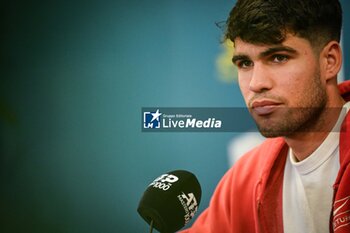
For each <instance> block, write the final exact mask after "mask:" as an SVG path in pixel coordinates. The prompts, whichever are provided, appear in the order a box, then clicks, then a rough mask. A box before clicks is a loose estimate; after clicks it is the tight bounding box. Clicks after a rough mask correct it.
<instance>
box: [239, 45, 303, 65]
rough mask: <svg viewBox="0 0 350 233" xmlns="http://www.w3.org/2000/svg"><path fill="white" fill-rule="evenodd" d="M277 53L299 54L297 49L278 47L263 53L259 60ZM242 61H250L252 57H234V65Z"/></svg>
mask: <svg viewBox="0 0 350 233" xmlns="http://www.w3.org/2000/svg"><path fill="white" fill-rule="evenodd" d="M277 52H288V53H291V54H297V53H298V52H297V51H296V50H295V49H293V48H291V47H288V46H277V47H271V48H268V49H267V50H265V51H263V52H261V53H260V54H259V58H263V57H268V56H270V55H271V54H274V53H277ZM240 60H250V57H249V56H248V55H245V54H237V55H234V56H233V57H232V62H233V63H236V62H237V61H240Z"/></svg>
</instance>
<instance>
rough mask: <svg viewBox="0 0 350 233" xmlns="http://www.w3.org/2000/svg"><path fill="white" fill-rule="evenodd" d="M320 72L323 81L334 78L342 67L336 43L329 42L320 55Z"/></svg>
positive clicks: (340, 54) (339, 50)
mask: <svg viewBox="0 0 350 233" xmlns="http://www.w3.org/2000/svg"><path fill="white" fill-rule="evenodd" d="M320 62H321V63H320V64H321V70H322V71H321V72H322V73H323V74H324V78H325V81H326V82H328V81H329V80H331V79H333V78H336V77H337V74H338V73H339V71H340V68H341V65H342V51H341V47H340V45H339V43H338V42H337V41H330V42H329V43H328V44H327V45H326V46H325V47H324V48H323V50H322V51H321V53H320Z"/></svg>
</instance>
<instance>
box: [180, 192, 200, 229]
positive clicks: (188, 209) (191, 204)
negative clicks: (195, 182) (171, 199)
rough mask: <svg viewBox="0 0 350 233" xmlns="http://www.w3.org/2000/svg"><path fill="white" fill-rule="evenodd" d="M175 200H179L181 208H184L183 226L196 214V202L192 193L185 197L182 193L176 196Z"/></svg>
mask: <svg viewBox="0 0 350 233" xmlns="http://www.w3.org/2000/svg"><path fill="white" fill-rule="evenodd" d="M177 198H178V199H179V201H180V203H181V205H182V207H183V208H184V211H185V215H184V219H185V224H187V223H188V222H189V221H190V220H191V219H192V218H193V216H194V215H195V214H196V212H197V210H198V202H197V200H196V197H195V196H194V194H193V193H188V194H187V195H186V194H185V193H182V194H180V195H178V196H177Z"/></svg>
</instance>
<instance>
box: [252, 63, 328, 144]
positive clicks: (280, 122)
mask: <svg viewBox="0 0 350 233" xmlns="http://www.w3.org/2000/svg"><path fill="white" fill-rule="evenodd" d="M307 90H308V91H309V95H304V96H303V98H301V102H300V103H301V105H302V106H306V107H300V108H283V109H279V110H278V111H279V113H281V114H279V115H280V116H278V118H277V120H276V117H273V116H271V117H269V116H266V117H264V118H263V119H259V120H258V119H257V118H255V119H254V120H255V122H256V124H257V127H258V129H259V131H260V133H261V134H262V135H263V136H265V137H268V138H272V137H282V136H283V137H288V136H291V135H292V134H295V133H298V132H312V131H317V130H318V125H320V123H322V122H320V120H321V121H322V119H321V115H322V113H323V112H324V111H325V108H326V104H327V94H326V91H325V89H324V88H323V86H322V85H321V81H320V73H319V71H318V70H317V71H316V72H315V75H314V77H313V82H312V83H311V85H310V87H309V88H308V89H307Z"/></svg>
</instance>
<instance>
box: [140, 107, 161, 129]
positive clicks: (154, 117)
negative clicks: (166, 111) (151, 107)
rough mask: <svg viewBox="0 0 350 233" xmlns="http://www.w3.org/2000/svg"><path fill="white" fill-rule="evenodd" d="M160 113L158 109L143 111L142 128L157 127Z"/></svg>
mask: <svg viewBox="0 0 350 233" xmlns="http://www.w3.org/2000/svg"><path fill="white" fill-rule="evenodd" d="M161 115H162V113H160V112H159V109H157V111H155V112H144V113H143V128H145V129H148V128H151V129H158V128H160V118H159V117H160V116H161Z"/></svg>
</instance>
